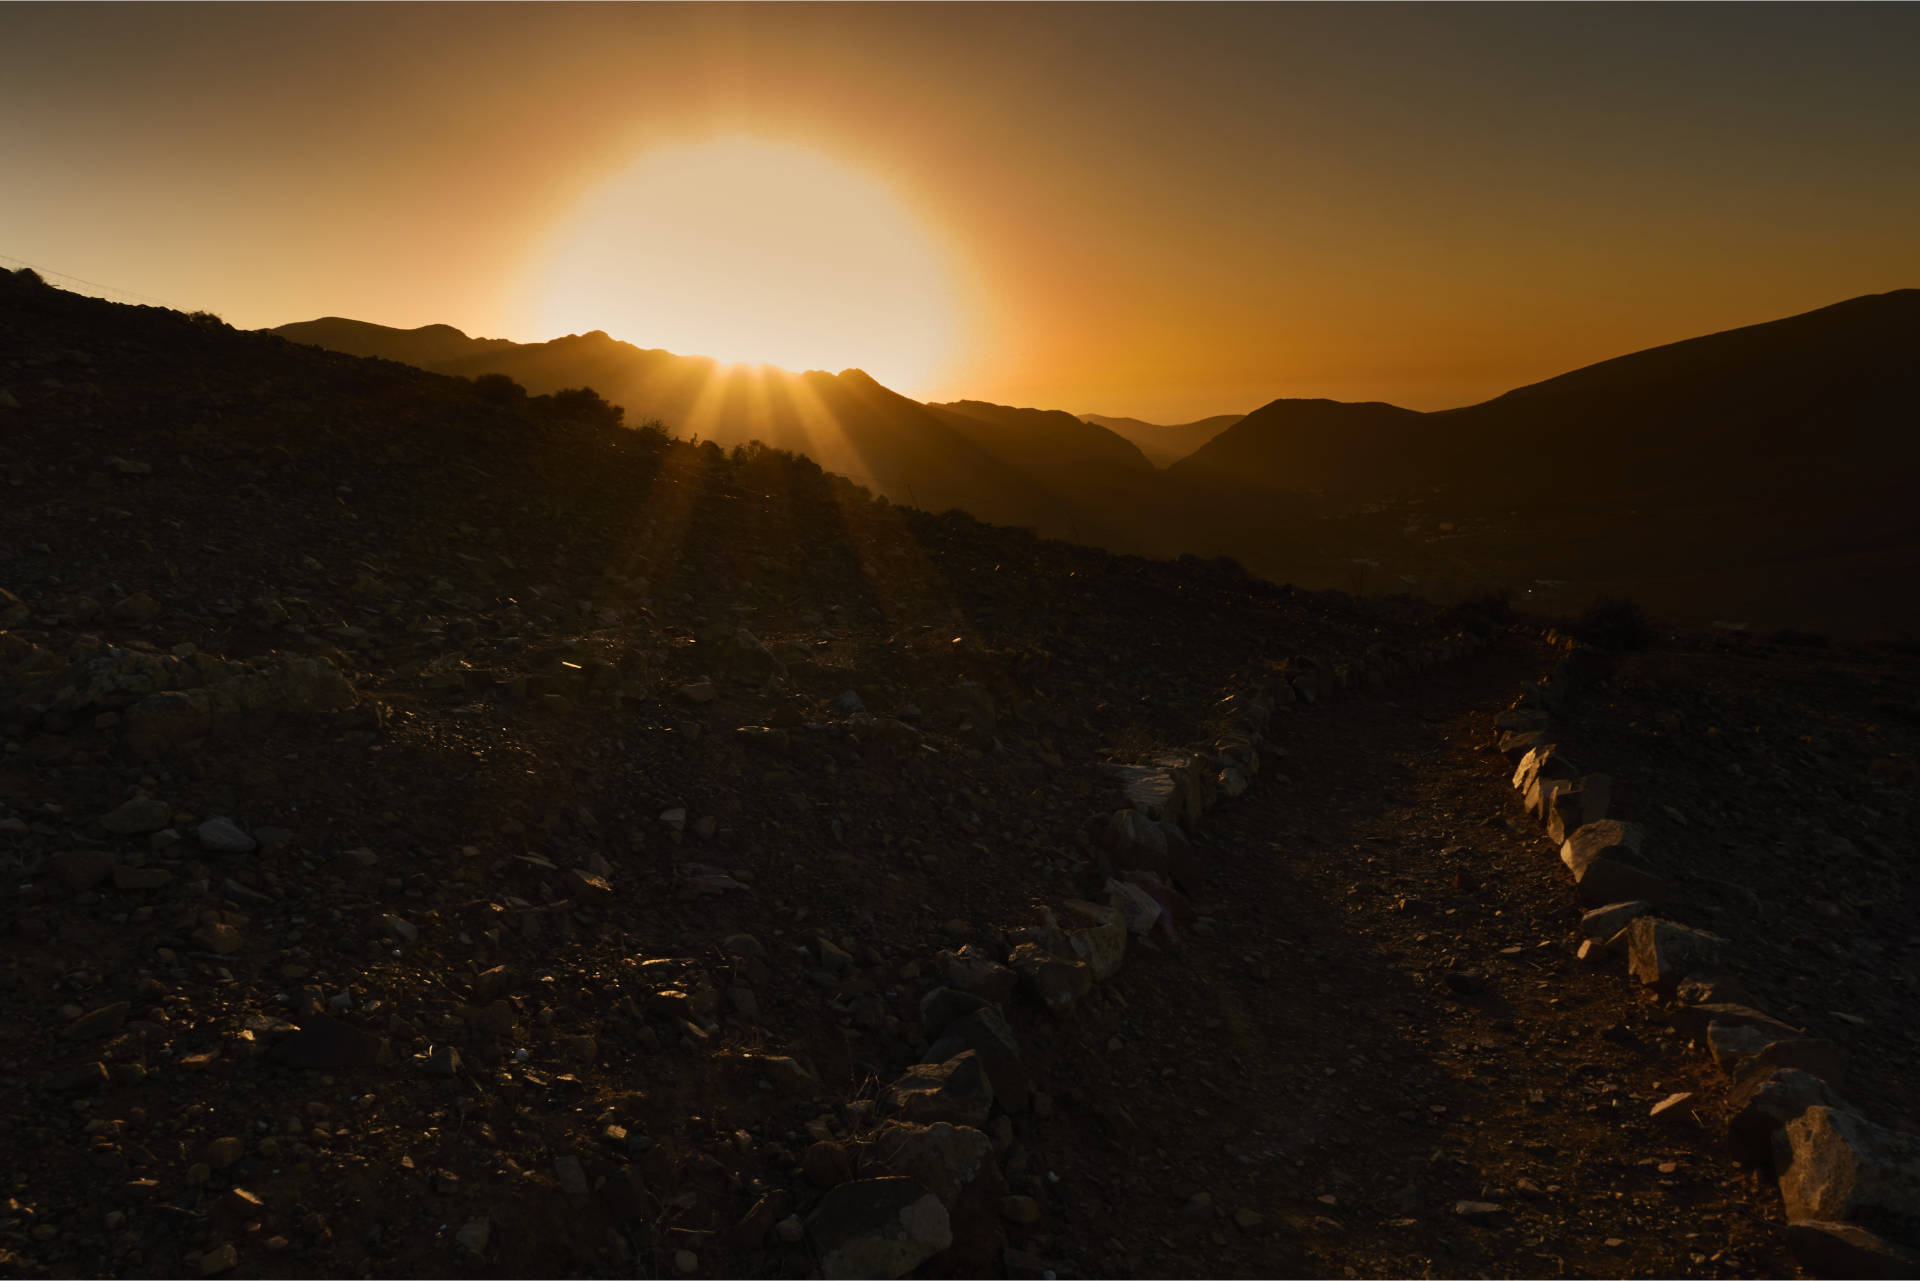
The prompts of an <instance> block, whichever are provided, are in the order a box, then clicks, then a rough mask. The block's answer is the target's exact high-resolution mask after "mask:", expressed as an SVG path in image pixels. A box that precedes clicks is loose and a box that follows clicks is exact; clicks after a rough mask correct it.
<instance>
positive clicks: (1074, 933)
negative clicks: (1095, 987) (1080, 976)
mask: <svg viewBox="0 0 1920 1281" xmlns="http://www.w3.org/2000/svg"><path fill="white" fill-rule="evenodd" d="M1099 910H1100V911H1102V912H1105V913H1106V914H1107V919H1105V920H1104V921H1101V922H1100V923H1099V924H1098V925H1089V926H1087V927H1086V928H1084V929H1078V930H1070V931H1068V934H1067V937H1068V938H1069V939H1070V940H1071V941H1072V944H1073V954H1074V955H1075V956H1077V957H1079V958H1080V959H1081V960H1082V961H1085V962H1086V963H1087V968H1088V969H1090V970H1092V971H1093V977H1094V978H1096V979H1098V980H1100V981H1101V982H1103V983H1104V982H1105V981H1106V980H1108V979H1110V978H1112V977H1113V976H1114V975H1116V974H1118V973H1119V972H1120V965H1121V963H1122V962H1123V961H1124V960H1125V959H1126V955H1127V922H1126V918H1125V917H1124V916H1122V915H1121V913H1120V912H1119V911H1118V910H1117V909H1115V908H1110V907H1108V908H1101V909H1099Z"/></svg>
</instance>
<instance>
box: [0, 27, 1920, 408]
mask: <svg viewBox="0 0 1920 1281" xmlns="http://www.w3.org/2000/svg"><path fill="white" fill-rule="evenodd" d="M0 49H4V51H5V52H4V54H0V65H4V68H5V70H4V74H0V120H4V121H5V122H6V123H5V124H4V126H0V255H5V256H6V257H7V258H10V259H14V260H18V261H25V262H30V263H34V264H36V265H40V266H43V267H46V268H50V269H52V270H55V271H60V272H65V273H69V274H71V275H73V276H78V277H83V278H86V279H88V280H92V281H98V282H101V283H102V284H106V285H111V286H114V287H116V288H117V289H120V290H124V291H127V292H130V293H134V294H140V295H146V296H150V297H153V298H157V299H161V300H165V301H167V302H170V303H173V304H176V305H179V306H182V307H186V308H207V309H210V310H213V311H216V312H218V313H220V314H221V315H222V316H224V317H225V318H226V319H227V320H228V321H230V322H231V323H234V324H236V325H241V326H245V327H255V326H266V325H272V324H278V323H282V322H285V321H291V320H306V319H311V318H314V317H316V316H322V315H345V316H352V317H355V318H358V319H363V320H371V321H376V322H380V323H384V324H392V325H401V326H413V325H419V324H426V323H429V322H436V321H440V322H446V323H449V324H453V325H457V326H459V327H460V328H462V329H465V330H466V331H467V332H469V333H473V334H478V335H485V336H501V337H511V338H516V339H521V340H539V339H543V338H547V337H552V336H554V335H553V334H551V333H548V332H541V331H540V329H539V327H538V326H539V323H540V315H541V312H540V308H539V307H538V306H537V305H536V302H535V299H536V297H537V295H538V293H539V288H540V275H539V273H540V272H541V271H543V270H547V269H548V267H547V265H548V264H550V263H551V261H552V258H553V254H554V252H555V251H554V248H553V246H554V238H555V235H556V230H555V229H556V228H563V227H566V226H568V225H571V222H570V220H573V219H576V218H577V217H578V211H579V210H580V209H581V208H582V206H583V204H585V203H588V202H591V201H592V200H593V198H594V196H595V193H596V192H598V191H601V190H602V189H603V188H604V186H605V184H607V183H608V182H610V181H612V180H614V179H616V178H617V177H618V175H620V174H622V173H626V172H629V171H630V170H632V168H633V166H634V165H635V164H636V163H638V162H642V161H644V159H645V157H646V156H647V155H648V154H649V153H650V152H653V151H657V150H658V149H659V148H662V147H667V146H673V145H682V146H684V145H688V144H693V143H698V142H700V141H702V140H704V139H709V138H714V137H732V138H740V137H746V138H749V139H758V140H762V141H765V142H768V143H774V144H793V145H797V146H800V147H803V148H806V149H808V150H809V151H810V152H813V153H817V154H819V155H820V156H822V157H825V158H827V159H828V160H830V161H831V162H832V163H833V164H835V165H838V166H841V167H843V168H845V169H847V170H850V171H852V172H854V173H857V174H859V175H863V176H865V178H866V179H869V180H871V181H872V182H873V183H875V184H878V185H879V186H880V187H882V188H884V190H885V191H886V192H888V193H890V197H891V199H893V200H894V201H895V202H896V204H897V206H898V208H900V209H904V210H905V211H907V212H908V214H909V215H910V216H911V219H912V220H913V223H914V225H915V226H916V227H918V228H920V229H922V230H923V231H924V235H925V237H926V239H927V241H928V243H930V244H932V245H934V246H936V247H937V253H938V255H939V256H940V258H941V262H942V268H943V270H944V271H945V272H946V275H947V277H948V278H950V280H951V282H952V288H951V289H950V290H947V291H945V292H939V291H935V292H934V293H933V294H929V295H927V296H928V302H927V304H926V305H927V306H928V307H933V308H937V309H939V311H940V313H941V314H940V316H939V318H938V319H939V320H940V323H941V325H944V327H945V328H944V329H942V330H941V332H944V333H947V334H949V335H950V336H949V338H947V339H943V340H942V341H943V342H944V343H945V344H946V346H947V347H949V348H950V350H948V351H947V352H945V353H944V355H943V358H942V359H941V360H940V361H938V362H937V365H938V367H937V368H935V369H932V370H931V371H929V372H927V373H925V374H923V375H918V376H917V381H916V382H914V383H912V384H910V385H900V386H898V390H901V391H903V392H906V393H907V394H909V395H914V396H918V397H922V398H929V399H948V398H955V397H960V396H970V397H976V398H981V399H989V400H996V401H1001V402H1007V403H1013V404H1021V405H1039V406H1045V407H1049V408H1063V409H1068V410H1071V411H1074V412H1101V413H1115V414H1133V415H1137V416H1141V417H1146V418H1150V419H1156V420H1159V421H1178V420H1181V419H1185V418H1196V417H1200V416H1202V415H1206V414H1212V413H1220V412H1229V411H1244V410H1248V409H1252V408H1254V407H1256V406H1258V405H1260V404H1263V403H1265V402H1266V401H1268V400H1271V399H1273V398H1274V397H1277V396H1333V397H1337V398H1341V399H1356V400H1357V399H1381V400H1390V401H1394V402H1397V403H1400V404H1404V405H1408V406H1412V407H1415V408H1422V409H1429V408H1440V407H1444V406H1449V405H1457V404H1466V403H1472V402H1474V401H1477V400H1481V399H1485V398H1486V397H1488V396H1491V395H1494V394H1497V393H1499V392H1501V391H1503V390H1506V389H1508V388H1510V387H1513V386H1516V385H1519V384H1523V383H1526V382H1530V381H1535V380H1538V379H1540V378H1543V377H1547V376H1550V375H1552V374H1555V373H1558V372H1562V371H1564V370H1566V369H1569V368H1572V367H1575V366H1578V365H1581V364H1586V363H1590V362H1592V361H1595V360H1599V359H1604V358H1606V357H1608V356H1612V355H1618V354H1621V353H1623V352H1627V351H1631V350H1635V349H1638V348H1642V347H1647V346H1651V345H1654V344H1657V343H1661V342H1667V341H1672V340H1675V339H1679V338H1684V337H1689V336H1692V335H1695V334H1699V333H1704V332H1709V331H1712V330H1716V329H1724V328H1730V327H1732V326H1736V325H1741V324H1749V323H1753V322H1757V321H1762V320H1769V319H1774V318H1777V317H1779V316H1784V315H1789V314H1792V313H1795V312H1800V311H1805V310H1809V309H1811V308H1814V307H1818V306H1823V305H1825V304H1827V303H1831V302H1836V301H1839V300H1841V299H1843V298H1848V297H1852V296H1855V295H1858V294H1863V293H1876V292H1881V291H1884V290H1887V289H1893V288H1899V287H1906V286H1913V285H1920V234H1916V227H1920V214H1917V213H1916V211H1920V74H1916V71H1915V68H1916V67H1920V7H1917V6H1914V5H1907V4H1876V5H1862V6H1849V5H1838V4H1820V5H1808V6H1800V5H1771V4H1770V5H1742V4H1711V5H1652V4H1645V5H1640V4H1636V5H1619V6H1616V5H1598V4H1593V5H1553V6H1531V5H1493V6H1479V5H1417V6H1400V5H1388V4H1378V5H1372V4H1369V5H1343V6H1291V5H1287V6H1280V5H1235V6H1200V5H1177V6H1158V5H1128V6H1106V5H1074V6H1057V7H1056V6H1010V7H1003V6H997V5H995V6H987V5H966V6H954V7H947V6H933V5H903V6H867V5H857V6H856V5H833V6H810V5H791V6H777V7H760V6H746V5H742V6H714V7H706V6H686V7H682V6H656V5H640V6H624V5H621V6H615V5H593V6H561V5H546V6H536V7H521V6H508V5H487V6H472V7H469V6H462V5H433V6H389V5H338V6H333V5H322V6H303V5H290V4H286V5H283V4H274V5H259V6H251V5H219V6H204V7H203V6H183V5H152V6H147V5H140V6H131V7H123V6H118V5H39V4H36V5H4V6H0ZM786 194H787V193H783V192H781V191H769V192H767V193H766V195H765V200H766V201H767V202H768V207H769V208H773V209H778V208H779V207H780V202H781V200H782V198H783V196H785V195H786ZM795 216H796V220H797V221H796V225H797V226H800V227H802V228H804V227H805V226H806V224H805V221H804V216H803V215H802V214H801V213H800V212H798V211H796V215H795ZM668 248H669V249H671V248H672V247H671V246H669V247H668ZM838 252H843V250H841V249H840V248H837V247H833V246H826V247H822V248H821V250H820V254H821V255H822V256H823V261H825V259H826V256H830V254H831V253H838ZM816 265H818V264H816ZM713 270H721V268H713ZM857 276H858V272H857V271H850V272H848V278H849V279H850V280H853V281H854V283H853V284H852V285H851V286H850V287H849V296H850V297H851V298H852V299H853V300H854V302H856V303H857V302H859V301H860V299H861V298H862V297H864V295H863V294H862V293H861V292H860V286H859V283H858V280H857V279H856V278H857ZM774 283H778V282H774ZM788 283H789V285H790V287H791V289H793V290H798V289H800V288H802V286H803V284H804V282H803V281H801V280H799V279H798V278H796V279H795V280H794V281H791V282H788ZM664 287H665V286H663V288H664ZM689 292H699V291H697V290H692V289H689ZM897 294H898V291H897V290H896V291H895V296H888V297H882V296H881V295H880V294H875V295H874V301H873V303H872V307H873V308H880V307H883V306H885V307H897V306H902V305H906V304H903V303H901V302H900V301H899V298H898V297H897ZM915 296H916V297H918V296H919V295H918V294H916V295H915ZM650 305H652V304H650ZM678 305H679V306H681V307H683V308H684V311H682V312H680V313H679V314H680V319H681V321H684V322H685V323H677V322H676V315H675V314H671V313H670V311H669V310H667V309H661V308H656V310H657V311H658V315H657V322H656V323H653V324H651V325H650V326H649V327H651V328H654V329H655V330H656V331H655V332H645V333H640V332H621V331H620V330H619V329H617V328H616V327H615V326H614V325H613V324H603V325H598V326H596V325H592V324H587V323H583V324H581V325H580V326H579V327H580V328H583V329H584V328H588V327H604V328H608V329H609V330H612V331H613V332H614V334H615V336H616V337H620V338H625V339H628V340H630V341H633V342H636V343H638V344H640V345H642V346H661V347H667V348H670V349H674V350H681V351H686V350H688V347H687V346H686V345H685V343H684V341H683V337H682V336H683V335H687V334H691V333H694V332H697V331H696V329H695V328H694V327H693V326H692V320H693V319H695V318H700V317H701V316H702V315H703V308H704V309H705V312H706V313H708V314H705V319H707V320H709V321H710V320H711V319H712V316H711V314H710V313H711V312H712V310H713V307H714V304H713V301H712V299H710V298H701V297H689V298H685V299H684V300H682V301H681V303H680V304H678ZM795 305H796V304H795V303H794V302H793V300H792V298H791V297H786V296H782V295H780V294H778V292H777V291H776V292H775V293H774V294H772V295H770V296H769V299H768V300H767V301H766V302H765V303H764V305H763V308H762V309H763V310H765V311H766V312H767V314H768V317H769V318H770V321H779V320H781V319H782V317H784V321H782V323H786V324H788V325H789V326H790V327H791V326H796V325H803V324H805V323H807V321H806V320H805V318H803V317H798V316H794V315H789V314H787V311H786V309H788V308H791V307H793V306H795ZM646 314H647V315H648V316H653V315H655V312H648V313H646ZM823 316H824V319H823V320H822V323H830V322H831V309H826V308H823ZM910 321H911V318H909V317H905V316H902V317H900V318H899V320H898V323H899V324H900V325H901V326H902V327H909V326H910ZM630 323H634V324H645V323H648V322H647V321H644V320H643V321H633V322H630ZM936 328H938V326H936ZM868 341H869V343H871V341H872V340H870V339H869V340H868ZM849 345H850V346H854V345H859V344H857V343H850V344H849ZM888 358H889V354H888V353H884V352H879V351H872V352H866V353H863V352H862V351H860V350H847V351H845V353H844V355H843V356H842V357H840V359H839V360H838V361H837V365H847V366H853V365H865V366H867V367H870V368H874V370H875V372H876V373H883V372H884V366H885V364H886V361H887V359H888ZM836 367H837V366H836Z"/></svg>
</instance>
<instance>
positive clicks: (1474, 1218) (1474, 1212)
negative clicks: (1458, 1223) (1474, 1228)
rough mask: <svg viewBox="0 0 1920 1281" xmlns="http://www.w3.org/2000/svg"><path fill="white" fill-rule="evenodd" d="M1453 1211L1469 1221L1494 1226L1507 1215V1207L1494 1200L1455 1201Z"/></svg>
mask: <svg viewBox="0 0 1920 1281" xmlns="http://www.w3.org/2000/svg"><path fill="white" fill-rule="evenodd" d="M1453 1212H1454V1213H1455V1214H1457V1215H1459V1216H1460V1217H1461V1218H1463V1219H1465V1220H1466V1221H1467V1222H1468V1223H1473V1224H1478V1225H1479V1226H1481V1227H1492V1226H1493V1225H1494V1224H1496V1223H1498V1222H1499V1221H1500V1220H1501V1218H1503V1217H1504V1216H1505V1215H1506V1212H1507V1211H1506V1207H1505V1206H1502V1205H1499V1204H1497V1203H1496V1202H1493V1201H1455V1202H1454V1203H1453Z"/></svg>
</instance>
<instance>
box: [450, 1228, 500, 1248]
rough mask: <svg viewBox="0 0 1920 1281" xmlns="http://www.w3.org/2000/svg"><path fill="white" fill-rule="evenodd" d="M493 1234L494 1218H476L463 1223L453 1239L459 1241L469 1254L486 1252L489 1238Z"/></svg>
mask: <svg viewBox="0 0 1920 1281" xmlns="http://www.w3.org/2000/svg"><path fill="white" fill-rule="evenodd" d="M492 1235H493V1220H491V1219H474V1220H472V1221H471V1222H468V1223H464V1224H462V1225H461V1227H460V1230H459V1231H458V1232H456V1233H454V1234H453V1239H454V1240H455V1241H456V1242H458V1243H459V1245H460V1248H461V1249H462V1250H465V1251H466V1252H467V1253H468V1254H485V1253H486V1250H487V1238H488V1237H490V1236H492Z"/></svg>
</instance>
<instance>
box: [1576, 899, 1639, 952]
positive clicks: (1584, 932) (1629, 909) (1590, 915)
mask: <svg viewBox="0 0 1920 1281" xmlns="http://www.w3.org/2000/svg"><path fill="white" fill-rule="evenodd" d="M1652 910H1653V904H1651V903H1649V902H1647V900H1645V899H1643V898H1636V899H1627V900H1625V901H1624V902H1620V903H1608V904H1606V905H1605V906H1603V907H1596V908H1593V909H1591V910H1589V911H1587V912H1585V913H1583V914H1582V915H1581V917H1580V937H1581V938H1583V939H1592V940H1593V941H1594V942H1596V943H1607V942H1611V941H1612V940H1613V938H1614V936H1615V935H1617V934H1619V933H1620V931H1622V930H1624V929H1626V928H1627V925H1628V923H1629V922H1631V921H1632V920H1633V918H1634V917H1636V916H1645V915H1646V914H1647V913H1648V912H1651V911H1652Z"/></svg>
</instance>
